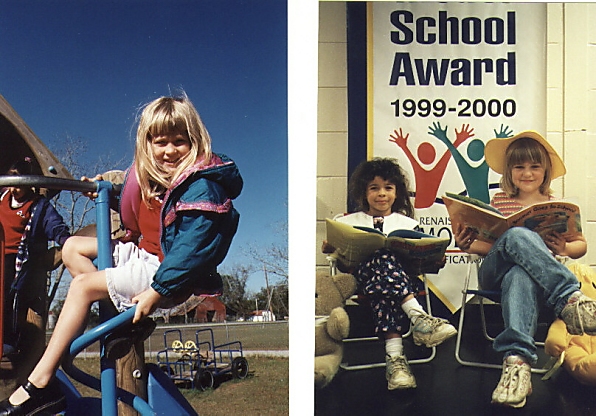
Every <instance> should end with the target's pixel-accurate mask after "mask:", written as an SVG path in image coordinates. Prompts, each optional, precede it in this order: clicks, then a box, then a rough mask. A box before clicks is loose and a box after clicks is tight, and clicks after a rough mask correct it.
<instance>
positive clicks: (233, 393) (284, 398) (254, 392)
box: [74, 356, 289, 416]
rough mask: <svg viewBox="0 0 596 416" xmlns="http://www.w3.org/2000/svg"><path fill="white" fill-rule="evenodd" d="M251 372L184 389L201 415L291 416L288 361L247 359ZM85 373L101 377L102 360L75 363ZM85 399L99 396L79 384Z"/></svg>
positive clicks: (182, 389)
mask: <svg viewBox="0 0 596 416" xmlns="http://www.w3.org/2000/svg"><path fill="white" fill-rule="evenodd" d="M247 361H248V365H249V372H248V376H247V377H246V378H245V379H243V380H237V379H232V378H230V377H228V376H226V375H222V376H220V377H218V378H216V383H215V385H214V387H213V389H208V390H206V391H199V390H196V389H190V388H180V391H181V392H182V394H183V395H184V397H185V398H186V400H187V401H188V402H189V403H190V405H191V406H192V407H193V409H195V410H196V411H197V413H199V414H200V415H208V416H212V415H213V416H218V415H222V416H223V415H226V416H229V415H234V414H242V415H287V414H289V360H288V358H277V357H276V358H271V357H262V356H254V357H247ZM75 365H76V366H77V367H78V368H80V369H81V370H83V371H85V372H87V373H89V374H92V375H95V376H99V360H98V359H92V358H88V359H82V358H78V359H76V360H75ZM74 384H75V387H76V388H77V390H79V392H80V393H81V394H82V395H83V396H92V397H99V393H98V392H96V391H94V390H91V389H89V388H88V387H86V386H83V385H81V384H79V383H77V382H75V383H74Z"/></svg>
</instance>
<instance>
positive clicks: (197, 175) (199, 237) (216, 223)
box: [120, 154, 243, 297]
mask: <svg viewBox="0 0 596 416" xmlns="http://www.w3.org/2000/svg"><path fill="white" fill-rule="evenodd" d="M134 177H135V175H134V174H132V173H131V172H129V174H128V175H127V180H126V181H125V184H124V187H123V191H122V198H121V209H120V212H121V216H122V221H123V224H124V226H125V227H126V228H128V229H131V230H133V231H138V228H135V227H136V221H135V219H136V218H135V217H136V216H135V215H131V214H132V212H131V211H130V209H127V205H128V206H131V205H132V206H135V205H136V204H137V202H133V203H130V202H129V198H127V193H130V192H132V190H133V189H134V188H135V186H136V187H137V188H138V184H136V185H134V183H136V180H132V181H131V180H130V179H133V178H134ZM242 186H243V180H242V176H241V175H240V172H239V171H238V168H237V166H236V164H235V163H234V162H233V161H232V160H231V159H229V158H228V157H227V156H225V155H215V154H214V155H213V158H212V160H211V162H210V163H209V164H201V163H198V164H197V165H195V166H192V167H190V168H189V169H187V170H186V171H184V172H183V173H182V174H181V175H180V177H179V178H178V179H177V180H176V182H175V183H173V184H172V186H171V187H170V189H168V191H167V192H166V195H165V197H164V202H163V207H162V211H161V223H162V224H161V225H162V226H161V249H162V251H163V254H164V259H163V261H162V263H161V265H160V267H159V268H158V270H157V273H156V275H155V276H154V278H153V283H152V284H151V287H152V288H153V289H155V291H157V292H158V293H160V294H161V295H163V296H166V297H171V296H175V295H178V294H186V293H188V294H190V293H191V292H192V293H195V294H219V293H221V291H222V286H223V285H222V280H221V277H220V276H219V274H218V273H217V266H218V265H219V264H220V263H221V262H222V261H223V259H224V258H225V256H226V254H227V253H228V250H229V248H230V244H231V242H232V238H233V237H234V234H235V233H236V230H237V229H238V222H239V218H240V215H239V213H238V211H236V209H235V208H234V206H233V204H232V199H235V198H236V197H237V196H238V195H240V192H241V190H242ZM139 191H140V189H137V190H135V191H134V192H139ZM129 208H130V207H129ZM127 211H128V212H127ZM134 211H135V212H136V207H135V208H134Z"/></svg>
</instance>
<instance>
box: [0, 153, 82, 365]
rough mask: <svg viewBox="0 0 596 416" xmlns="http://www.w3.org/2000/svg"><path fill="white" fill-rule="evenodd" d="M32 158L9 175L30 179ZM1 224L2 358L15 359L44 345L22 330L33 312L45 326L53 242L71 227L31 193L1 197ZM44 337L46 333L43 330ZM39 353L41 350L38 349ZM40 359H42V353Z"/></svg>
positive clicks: (14, 191) (14, 190) (13, 191)
mask: <svg viewBox="0 0 596 416" xmlns="http://www.w3.org/2000/svg"><path fill="white" fill-rule="evenodd" d="M32 170H33V168H32V164H31V159H30V158H28V157H27V158H25V159H22V160H19V161H17V162H15V163H14V164H13V165H12V166H11V167H10V169H9V170H8V172H6V174H7V175H17V176H21V175H31V174H32V173H33V172H32ZM0 222H1V223H2V228H3V230H4V241H5V247H4V308H3V318H2V319H3V328H4V330H3V344H4V345H3V355H7V356H13V354H15V353H18V352H19V350H20V348H21V347H22V346H27V348H28V351H31V348H30V347H31V344H32V343H33V344H39V343H40V342H41V343H44V341H43V340H44V339H45V333H44V334H43V335H42V339H41V340H37V339H30V338H31V337H30V336H29V335H31V334H27V333H23V331H22V326H23V324H24V323H25V322H26V320H27V313H28V310H29V309H31V310H32V311H33V312H34V313H35V315H36V318H38V319H37V321H38V322H39V323H40V324H41V322H42V318H41V317H42V316H44V315H45V312H46V286H47V270H48V269H49V268H50V267H49V266H48V265H47V264H46V263H47V262H45V261H44V260H45V259H47V258H48V256H47V253H48V241H54V242H56V243H57V244H58V245H63V244H64V242H65V241H66V239H67V238H69V237H70V232H69V230H68V226H67V225H66V224H65V223H64V219H63V218H62V216H61V215H60V214H59V213H58V212H57V211H56V209H55V208H54V207H53V206H52V204H50V201H49V200H48V199H47V198H45V197H43V196H41V195H39V194H37V193H36V192H35V191H34V190H33V189H32V188H28V187H23V188H21V187H14V186H11V187H8V188H6V189H5V190H4V191H3V193H2V195H1V196H0ZM15 301H16V302H15ZM40 330H41V331H42V332H43V331H44V328H40ZM37 350H39V349H37ZM36 353H38V354H41V351H37V352H36Z"/></svg>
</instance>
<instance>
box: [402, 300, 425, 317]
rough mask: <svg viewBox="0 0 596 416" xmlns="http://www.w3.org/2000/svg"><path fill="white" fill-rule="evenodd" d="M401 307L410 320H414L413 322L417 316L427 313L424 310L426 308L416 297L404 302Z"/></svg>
mask: <svg viewBox="0 0 596 416" xmlns="http://www.w3.org/2000/svg"><path fill="white" fill-rule="evenodd" d="M401 308H402V309H403V311H404V312H405V313H406V315H407V316H408V318H409V319H410V321H412V323H414V321H415V320H416V318H417V317H419V316H420V315H426V312H424V309H422V306H421V305H420V303H418V301H417V300H416V298H412V299H410V300H408V301H406V302H404V303H402V304H401Z"/></svg>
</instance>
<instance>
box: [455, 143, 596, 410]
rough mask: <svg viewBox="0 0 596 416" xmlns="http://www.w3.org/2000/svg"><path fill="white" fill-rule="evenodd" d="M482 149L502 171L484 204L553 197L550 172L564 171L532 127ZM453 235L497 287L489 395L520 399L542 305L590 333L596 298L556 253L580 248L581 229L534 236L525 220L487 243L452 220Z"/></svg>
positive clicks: (517, 204) (526, 389) (510, 209)
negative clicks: (494, 380) (498, 371)
mask: <svg viewBox="0 0 596 416" xmlns="http://www.w3.org/2000/svg"><path fill="white" fill-rule="evenodd" d="M484 155H485V159H486V162H487V163H488V165H489V166H490V167H491V169H493V170H494V171H495V172H497V173H500V174H502V175H503V176H502V177H501V182H500V186H501V191H500V192H498V193H496V194H495V195H494V197H493V198H492V200H491V205H492V206H494V207H495V208H497V209H498V210H499V211H500V212H501V213H502V214H504V215H511V214H513V213H515V212H517V211H519V210H520V209H522V208H524V207H526V206H529V205H531V204H535V203H537V202H543V201H548V200H550V199H552V198H553V197H552V191H551V189H550V184H551V180H552V179H554V178H557V177H559V176H562V175H564V174H565V166H564V164H563V161H562V160H561V158H560V157H559V155H558V154H557V152H556V151H555V150H554V149H553V148H552V146H551V145H550V144H549V143H548V142H547V141H546V140H545V139H544V138H543V137H542V136H541V135H540V134H538V133H536V132H534V131H524V132H522V133H519V134H517V135H515V136H513V137H510V138H505V139H502V138H497V139H492V140H489V141H488V143H487V144H486V147H485V149H484ZM453 235H454V238H455V242H456V244H457V245H458V247H460V248H461V249H462V250H463V251H464V252H466V253H471V254H478V255H481V256H485V257H484V260H483V262H482V265H481V267H480V270H479V273H478V281H479V285H480V286H481V287H482V288H483V289H488V290H499V291H501V304H502V313H503V320H504V323H505V329H504V330H503V332H501V333H500V334H499V335H498V336H497V337H496V339H495V341H494V343H493V348H494V349H495V350H496V351H498V352H502V353H503V354H504V360H503V373H502V375H501V379H500V381H499V384H498V385H497V387H496V389H495V390H494V392H493V394H492V402H493V403H495V404H499V405H504V406H510V407H522V406H524V405H525V403H526V396H528V395H529V394H530V393H531V392H532V385H531V374H530V364H533V363H535V362H536V361H537V359H538V357H537V355H536V345H535V343H534V334H535V332H536V327H537V320H538V313H539V311H540V309H541V308H542V306H543V305H546V306H548V307H549V308H550V309H552V310H553V311H554V312H555V315H556V316H559V317H560V318H561V319H563V321H564V322H565V323H566V325H567V329H568V331H569V333H570V334H580V333H583V332H585V333H587V334H590V335H594V334H596V301H594V300H592V299H590V298H588V297H586V296H585V295H584V294H582V292H581V291H580V290H579V283H578V281H577V279H576V277H575V276H574V275H573V274H572V273H571V272H570V271H569V269H568V268H567V267H565V266H564V265H563V264H561V263H560V262H559V261H557V259H556V258H555V255H557V256H567V257H571V258H574V259H576V258H579V257H581V256H583V255H584V254H585V253H586V250H587V243H586V239H585V237H584V236H583V235H581V233H580V234H579V235H576V236H575V237H567V236H564V235H562V234H560V233H557V232H555V231H553V232H551V233H550V234H547V235H546V236H543V237H541V236H540V235H538V234H537V233H536V232H534V231H531V230H529V229H527V228H524V227H513V228H510V229H509V230H507V231H506V232H505V233H504V234H503V235H501V236H500V237H499V238H498V239H497V240H496V241H495V242H494V243H492V244H491V243H487V242H485V241H480V240H478V239H477V234H476V233H475V231H474V230H472V229H470V228H466V227H463V226H457V227H455V228H454V229H453ZM543 238H544V240H543Z"/></svg>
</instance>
